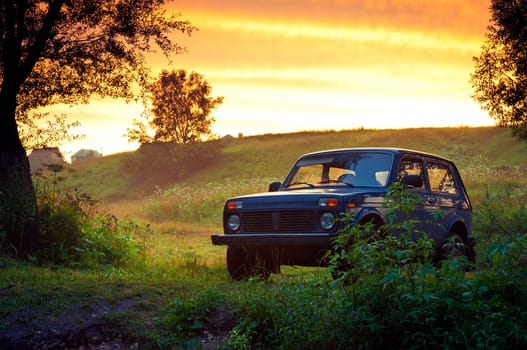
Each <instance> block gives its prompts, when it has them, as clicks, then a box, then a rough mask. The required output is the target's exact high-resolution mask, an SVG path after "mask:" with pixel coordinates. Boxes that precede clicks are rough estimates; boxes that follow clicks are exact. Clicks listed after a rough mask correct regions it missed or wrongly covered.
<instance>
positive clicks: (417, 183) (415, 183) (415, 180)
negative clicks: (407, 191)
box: [401, 174, 423, 188]
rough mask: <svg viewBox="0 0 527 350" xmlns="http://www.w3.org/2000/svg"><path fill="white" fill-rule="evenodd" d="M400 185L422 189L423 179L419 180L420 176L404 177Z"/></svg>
mask: <svg viewBox="0 0 527 350" xmlns="http://www.w3.org/2000/svg"><path fill="white" fill-rule="evenodd" d="M401 183H402V184H404V185H406V186H410V187H414V188H420V187H423V179H422V178H421V175H415V174H413V175H405V176H404V177H403V178H402V180H401Z"/></svg>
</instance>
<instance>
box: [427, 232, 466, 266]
mask: <svg viewBox="0 0 527 350" xmlns="http://www.w3.org/2000/svg"><path fill="white" fill-rule="evenodd" d="M437 256H438V257H439V259H436V261H435V265H436V267H437V268H440V267H441V263H442V262H443V261H445V260H449V259H463V261H461V263H462V264H463V265H462V270H463V271H464V272H467V271H471V270H473V269H474V263H475V252H474V244H473V242H469V244H467V243H466V242H465V241H464V240H463V238H462V237H461V236H460V235H459V234H457V233H450V234H449V235H448V236H447V238H446V239H445V240H444V241H443V243H442V244H441V246H440V250H439V253H438V254H437Z"/></svg>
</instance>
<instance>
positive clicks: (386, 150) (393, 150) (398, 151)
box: [300, 147, 451, 162]
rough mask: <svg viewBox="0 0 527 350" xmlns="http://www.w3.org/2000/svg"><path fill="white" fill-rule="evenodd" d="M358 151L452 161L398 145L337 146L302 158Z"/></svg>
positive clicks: (307, 154)
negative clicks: (406, 154)
mask: <svg viewBox="0 0 527 350" xmlns="http://www.w3.org/2000/svg"><path fill="white" fill-rule="evenodd" d="M357 151H362V152H384V153H391V154H393V155H396V154H401V153H408V154H415V155H421V156H427V157H433V158H438V159H442V160H446V161H449V162H451V161H450V160H449V159H448V158H445V157H443V156H440V155H437V154H433V153H427V152H422V151H416V150H411V149H406V148H398V147H353V148H337V149H330V150H324V151H317V152H310V153H306V154H303V155H302V156H301V157H300V158H302V157H306V156H314V155H324V154H335V153H346V152H357Z"/></svg>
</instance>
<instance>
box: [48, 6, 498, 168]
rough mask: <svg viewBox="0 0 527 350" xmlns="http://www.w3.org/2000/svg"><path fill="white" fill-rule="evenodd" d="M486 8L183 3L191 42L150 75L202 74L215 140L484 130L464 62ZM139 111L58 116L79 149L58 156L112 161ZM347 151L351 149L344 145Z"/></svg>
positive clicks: (485, 120) (106, 105)
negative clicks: (76, 126)
mask: <svg viewBox="0 0 527 350" xmlns="http://www.w3.org/2000/svg"><path fill="white" fill-rule="evenodd" d="M489 5H490V0H471V1H465V0H433V1H432V0H384V1H383V0H333V1H329V0H292V1H276V0H274V1H273V0H270V1H269V0H267V1H263V0H256V1H254V0H252V1H245V0H222V1H220V0H184V1H176V2H174V3H170V5H169V7H168V10H169V11H172V12H177V13H181V14H182V18H183V19H186V20H190V21H191V22H192V24H193V25H194V26H196V27H198V29H199V31H197V32H195V33H193V34H192V36H191V37H190V38H187V37H186V36H182V35H180V34H176V35H174V39H175V40H176V41H177V42H179V43H181V44H184V45H185V46H186V47H187V49H188V52H187V53H185V54H183V55H178V56H174V57H173V59H172V65H169V63H168V61H167V60H166V59H164V58H163V57H155V56H153V57H152V59H151V60H150V63H151V65H152V71H153V73H154V74H155V75H157V74H158V73H159V72H160V71H161V70H162V69H169V70H170V69H179V68H182V69H186V70H188V71H196V72H198V73H200V74H202V75H204V77H205V80H207V81H208V82H209V83H210V84H211V86H212V96H223V97H224V103H223V104H222V105H220V106H219V107H218V109H217V110H216V111H214V112H213V115H214V117H215V118H216V122H215V123H214V125H213V132H214V133H216V134H218V135H220V136H223V135H226V134H231V135H233V136H237V135H238V133H243V134H244V135H254V134H263V133H281V132H292V131H302V130H339V129H352V128H358V127H365V128H379V129H381V128H398V127H422V126H460V125H465V126H467V125H469V126H480V125H492V124H493V121H492V120H491V119H490V118H489V117H488V115H487V114H486V112H484V111H482V110H481V109H480V107H479V105H478V104H477V103H475V102H474V101H473V100H472V99H471V97H470V95H471V92H472V91H471V87H470V83H469V79H470V73H471V72H472V71H473V66H474V65H473V61H472V57H473V56H477V55H478V54H479V51H480V47H481V45H482V43H483V40H484V35H485V31H486V26H487V25H488V23H489ZM141 110H142V107H140V106H138V105H124V104H122V103H119V102H116V101H100V100H94V101H93V102H92V103H91V104H90V105H87V106H75V107H73V108H67V107H63V106H57V107H54V109H53V111H55V112H58V113H66V114H67V115H68V116H69V117H70V118H71V119H78V120H79V121H80V122H81V123H82V125H83V127H82V128H81V129H80V130H79V131H80V132H82V133H84V134H86V136H87V137H86V139H84V140H81V141H78V142H75V143H73V144H68V145H64V146H63V147H61V149H62V150H63V151H64V152H65V153H66V156H67V158H68V159H69V156H71V154H72V153H73V152H75V151H76V150H78V149H79V148H91V149H96V150H98V151H102V153H103V154H110V153H115V152H119V151H124V150H131V149H135V148H137V145H135V144H128V142H127V140H126V138H125V137H124V136H123V134H125V133H126V128H128V127H131V126H132V120H133V118H137V117H138V116H139V114H140V112H141ZM344 146H353V145H351V144H350V145H343V147H344Z"/></svg>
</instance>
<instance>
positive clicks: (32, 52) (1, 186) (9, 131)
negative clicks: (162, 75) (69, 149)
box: [0, 0, 195, 252]
mask: <svg viewBox="0 0 527 350" xmlns="http://www.w3.org/2000/svg"><path fill="white" fill-rule="evenodd" d="M164 4H165V1H164V0H148V1H147V0H99V1H92V0H75V1H72V0H0V36H1V40H0V238H1V236H4V237H7V241H8V242H9V245H10V246H11V247H12V248H14V250H16V251H18V252H20V251H27V250H31V249H29V248H30V246H33V245H34V242H36V241H37V239H36V237H37V236H38V214H37V213H38V210H37V202H36V197H35V191H34V189H33V185H32V182H31V176H30V172H29V162H28V160H27V155H26V152H25V150H24V148H23V146H22V142H21V139H20V133H19V130H18V125H17V118H18V119H21V118H26V117H30V114H29V111H31V110H33V109H36V108H39V107H43V106H47V105H51V104H56V103H65V104H77V103H87V102H88V101H89V99H90V97H91V96H93V95H98V96H100V97H110V98H125V99H132V98H134V97H136V96H137V91H141V88H144V87H146V86H147V85H148V67H147V65H146V54H147V53H148V52H151V51H152V50H154V49H155V48H156V47H157V48H159V49H160V50H161V52H162V53H163V54H165V55H166V56H167V57H168V56H169V55H171V54H173V53H179V52H181V51H182V50H184V48H183V47H181V46H180V45H178V44H177V43H174V42H173V40H172V39H171V38H170V37H169V34H170V33H171V32H173V31H179V32H182V33H186V34H190V33H191V32H192V31H193V30H194V29H195V28H194V27H193V26H191V24H190V23H189V22H187V21H181V20H179V16H178V15H174V16H170V15H168V14H167V13H166V12H165V11H164V9H163V6H164ZM20 122H22V123H23V121H20ZM0 243H1V242H0Z"/></svg>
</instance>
